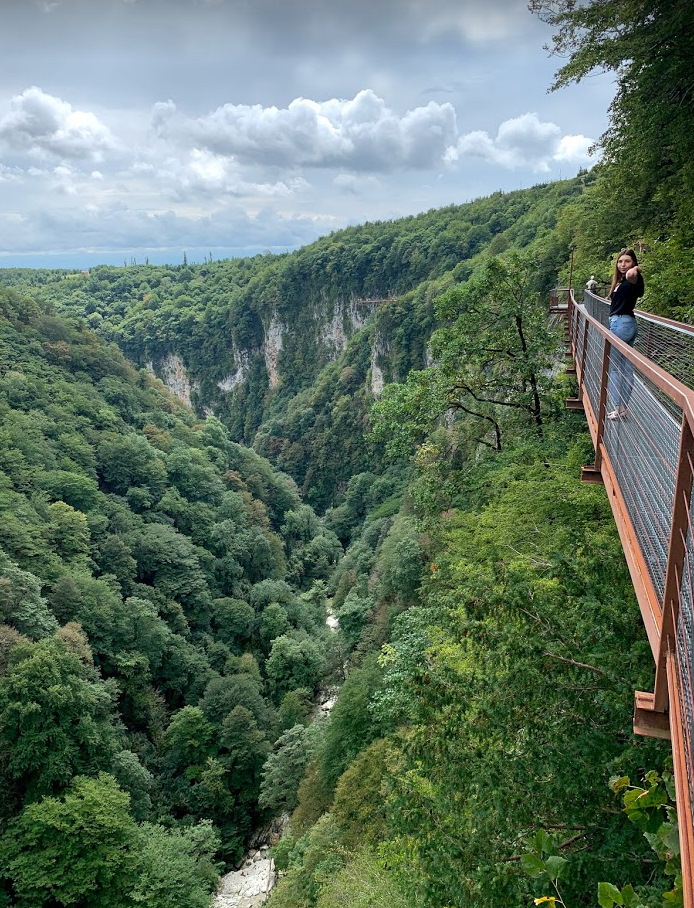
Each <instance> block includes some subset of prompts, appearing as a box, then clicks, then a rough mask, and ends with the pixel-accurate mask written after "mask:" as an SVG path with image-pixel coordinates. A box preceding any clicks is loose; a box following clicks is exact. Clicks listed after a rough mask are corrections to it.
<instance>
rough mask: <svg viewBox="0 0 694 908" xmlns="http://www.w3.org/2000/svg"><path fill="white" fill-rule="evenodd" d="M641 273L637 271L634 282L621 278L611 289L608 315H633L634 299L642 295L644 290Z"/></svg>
mask: <svg viewBox="0 0 694 908" xmlns="http://www.w3.org/2000/svg"><path fill="white" fill-rule="evenodd" d="M645 289H646V288H645V286H644V283H643V275H642V274H641V272H639V276H638V278H637V279H636V283H635V284H632V283H630V282H629V281H628V280H627V279H626V278H622V281H621V283H619V284H617V286H616V287H615V288H614V290H613V291H612V297H611V302H610V315H633V314H634V309H635V308H636V300H637V299H638V298H639V297H640V296H643V294H644V291H645Z"/></svg>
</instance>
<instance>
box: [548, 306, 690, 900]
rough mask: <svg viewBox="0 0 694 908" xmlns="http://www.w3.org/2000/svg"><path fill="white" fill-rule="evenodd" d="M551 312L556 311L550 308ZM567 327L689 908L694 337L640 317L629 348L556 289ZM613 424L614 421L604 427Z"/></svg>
mask: <svg viewBox="0 0 694 908" xmlns="http://www.w3.org/2000/svg"><path fill="white" fill-rule="evenodd" d="M552 304H553V305H552ZM551 308H552V310H553V311H554V312H564V313H566V317H567V319H568V329H569V330H568V337H569V341H570V344H571V354H572V358H573V368H574V369H575V372H576V377H577V380H578V388H579V391H578V397H577V398H575V399H572V400H569V401H567V406H569V407H571V408H575V409H581V410H584V411H585V415H586V419H587V421H588V427H589V429H590V434H591V437H592V439H593V445H594V447H595V463H594V464H592V465H591V466H589V467H584V469H583V474H582V478H583V479H584V480H585V481H587V482H602V483H604V485H605V489H606V491H607V494H608V497H609V500H610V504H611V506H612V512H613V514H614V518H615V521H616V524H617V529H618V531H619V535H620V538H621V541H622V545H623V547H624V552H625V555H626V559H627V563H628V566H629V571H630V573H631V578H632V581H633V583H634V589H635V591H636V596H637V599H638V603H639V607H640V609H641V615H642V617H643V621H644V625H645V627H646V633H647V634H648V640H649V642H650V645H651V649H652V652H653V658H654V661H655V682H654V689H653V693H646V692H642V691H637V693H636V698H635V707H634V731H635V732H637V733H638V734H645V735H652V736H655V737H662V738H669V739H671V741H672V753H673V761H674V768H675V783H676V791H677V811H678V817H679V829H680V844H681V854H682V879H683V886H684V904H685V908H694V881H693V879H692V872H693V869H694V815H693V813H692V805H694V532H693V529H692V513H691V501H692V479H693V476H694V391H692V390H691V388H692V387H693V386H694V328H692V327H690V326H688V325H682V324H680V323H679V322H673V321H670V320H668V319H662V318H658V317H657V316H652V315H649V314H647V313H645V312H637V313H636V318H637V322H638V327H639V332H638V336H637V340H636V344H635V347H634V348H631V347H629V346H627V345H626V344H624V343H623V342H622V341H620V340H619V339H618V338H617V337H616V336H615V335H613V334H611V333H610V331H609V329H608V327H607V326H608V312H609V307H608V303H607V302H606V300H604V299H602V298H601V297H598V296H596V295H595V294H593V293H590V292H589V291H585V293H584V296H583V300H582V302H580V303H577V302H576V299H575V297H574V294H573V292H572V291H569V290H555V291H554V292H553V298H552V303H551ZM610 416H611V417H612V418H610Z"/></svg>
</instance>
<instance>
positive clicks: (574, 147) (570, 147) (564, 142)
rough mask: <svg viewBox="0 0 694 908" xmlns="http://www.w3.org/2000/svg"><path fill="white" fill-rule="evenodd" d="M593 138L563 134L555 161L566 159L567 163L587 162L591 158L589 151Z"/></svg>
mask: <svg viewBox="0 0 694 908" xmlns="http://www.w3.org/2000/svg"><path fill="white" fill-rule="evenodd" d="M593 144H594V140H593V139H589V138H587V137H586V136H580V135H579V136H562V138H561V140H560V142H559V147H558V148H557V151H556V153H555V155H554V160H555V161H566V163H567V164H585V163H586V162H587V161H588V160H590V154H589V151H590V149H591V148H592V146H593Z"/></svg>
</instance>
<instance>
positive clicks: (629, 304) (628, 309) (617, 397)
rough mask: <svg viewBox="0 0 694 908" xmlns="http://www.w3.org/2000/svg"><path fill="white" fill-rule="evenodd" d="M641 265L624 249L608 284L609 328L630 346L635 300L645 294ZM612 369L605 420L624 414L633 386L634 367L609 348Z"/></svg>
mask: <svg viewBox="0 0 694 908" xmlns="http://www.w3.org/2000/svg"><path fill="white" fill-rule="evenodd" d="M644 290H645V287H644V283H643V276H642V274H641V266H640V265H639V263H638V262H637V260H636V253H635V252H634V250H633V249H623V250H622V251H621V252H620V253H619V255H618V257H617V261H616V262H615V266H614V274H613V276H612V286H611V287H610V331H611V332H612V333H613V334H616V335H617V337H618V338H619V339H620V340H623V341H624V343H625V344H629V346H630V347H633V346H634V341H635V340H636V332H637V330H638V328H637V325H636V318H635V316H634V309H635V308H636V301H637V300H638V298H639V297H641V296H643V294H644ZM612 358H613V360H614V362H613V368H611V369H610V381H609V382H608V385H607V397H608V401H609V406H611V407H612V409H611V410H610V412H609V413H608V414H607V418H608V419H619V418H620V417H621V416H624V415H626V411H627V410H626V408H627V404H628V403H629V398H630V397H631V390H632V388H633V386H634V370H633V368H632V365H631V363H630V362H629V360H628V359H627V358H626V357H625V356H623V355H622V354H621V353H618V352H617V351H616V350H612Z"/></svg>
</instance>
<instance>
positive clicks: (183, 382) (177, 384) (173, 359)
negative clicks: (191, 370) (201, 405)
mask: <svg viewBox="0 0 694 908" xmlns="http://www.w3.org/2000/svg"><path fill="white" fill-rule="evenodd" d="M145 367H146V369H147V370H148V371H149V372H151V373H152V375H156V377H157V378H159V379H161V380H162V381H163V382H164V384H165V385H166V387H167V388H168V389H169V391H171V393H172V394H175V395H176V397H178V399H179V400H181V401H183V403H184V404H187V405H188V406H189V407H190V406H191V400H190V395H191V392H192V391H198V390H199V388H200V385H199V383H198V382H191V381H190V379H189V378H188V373H187V372H186V367H185V366H184V365H183V360H182V359H181V357H180V356H178V354H176V353H169V354H168V356H165V357H164V359H162V360H161V362H159V363H158V364H157V365H156V367H155V364H154V363H153V362H148V363H146V364H145Z"/></svg>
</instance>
